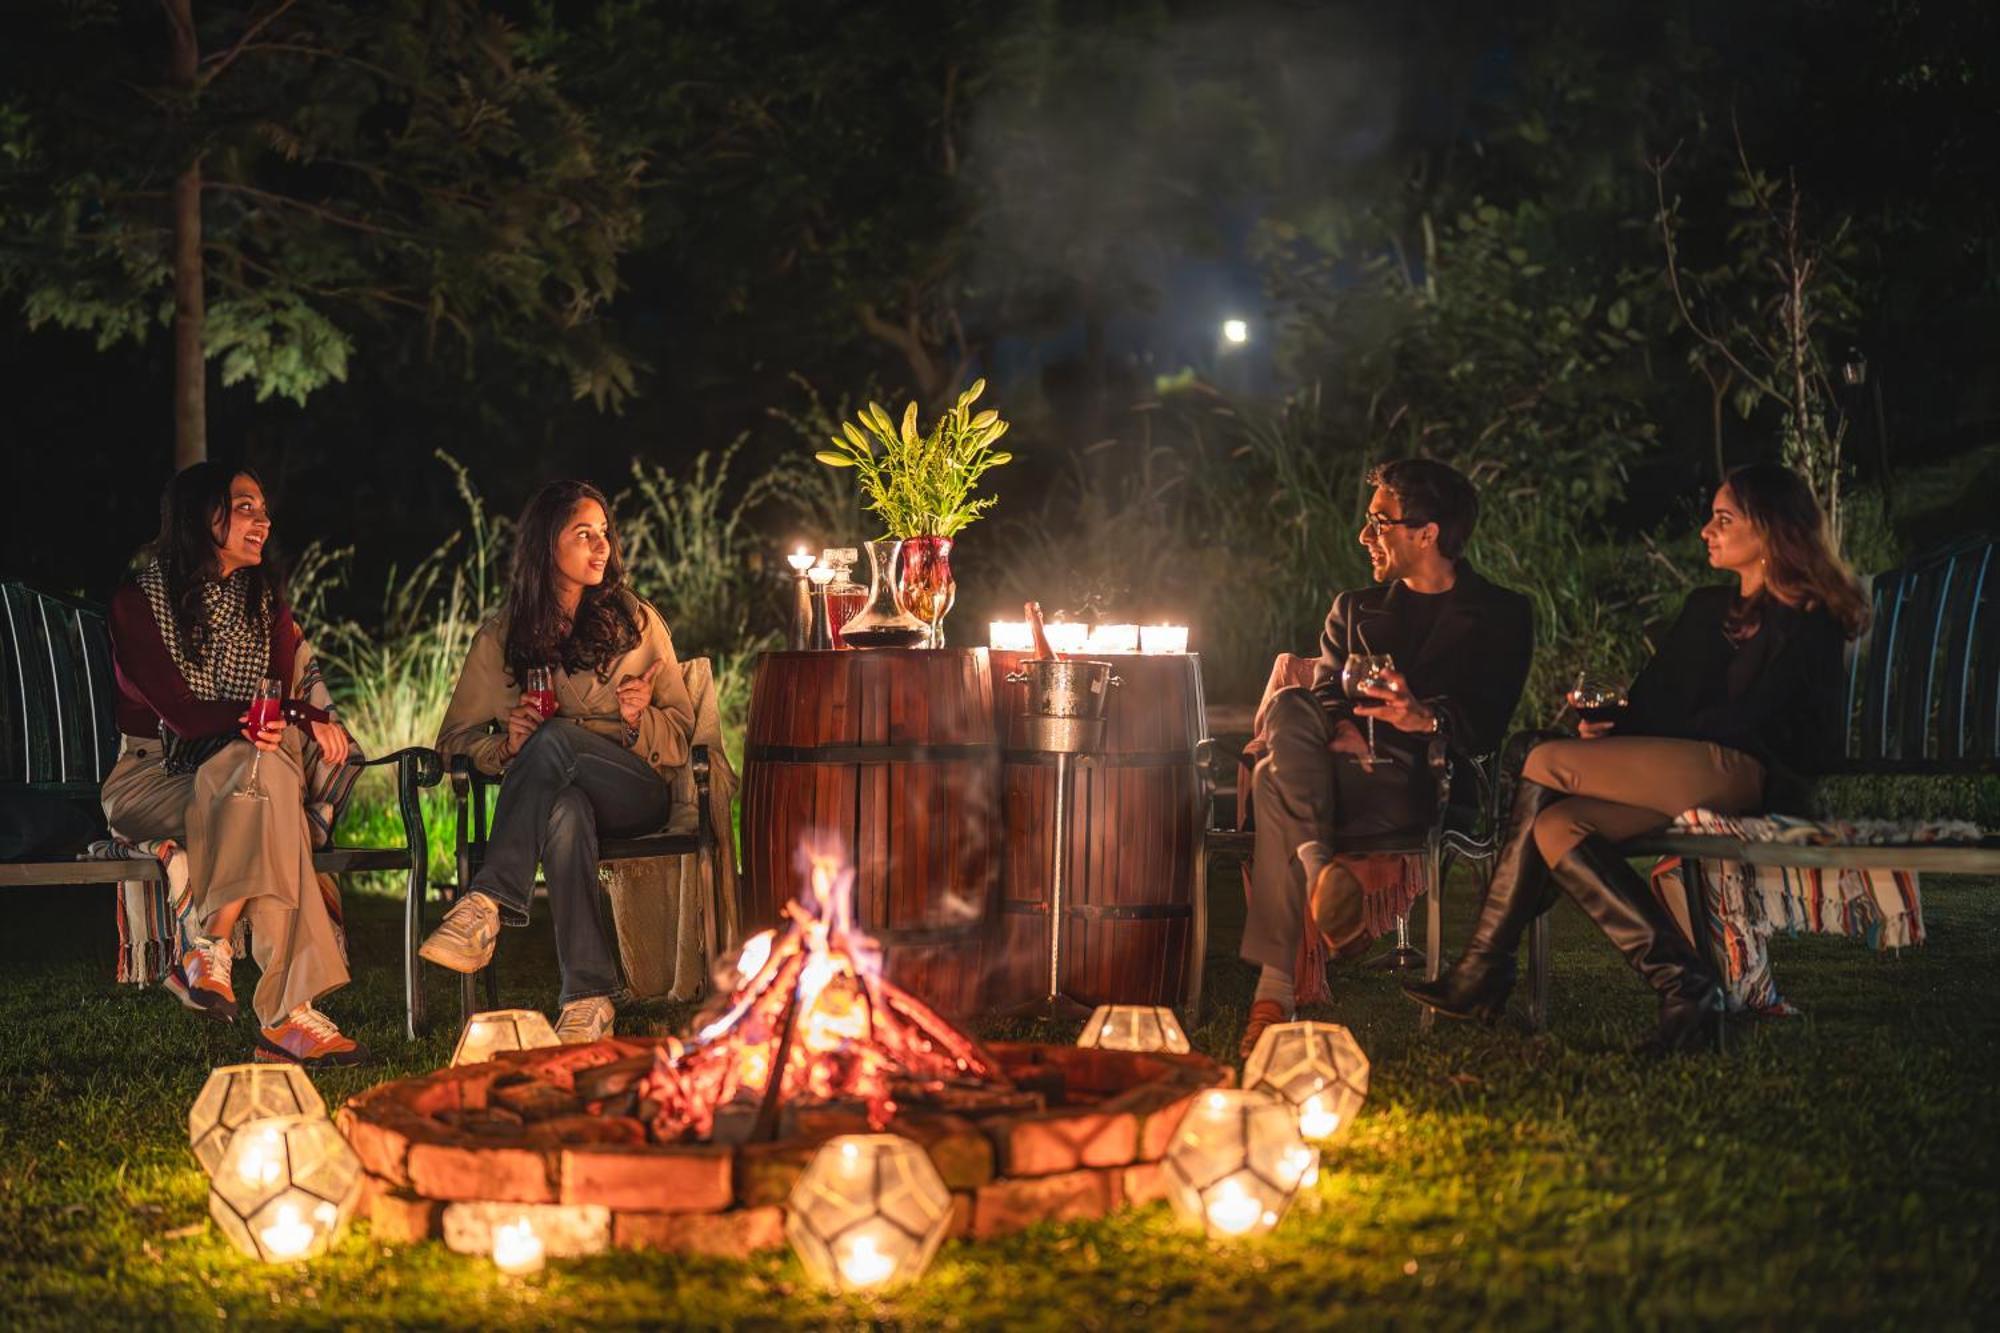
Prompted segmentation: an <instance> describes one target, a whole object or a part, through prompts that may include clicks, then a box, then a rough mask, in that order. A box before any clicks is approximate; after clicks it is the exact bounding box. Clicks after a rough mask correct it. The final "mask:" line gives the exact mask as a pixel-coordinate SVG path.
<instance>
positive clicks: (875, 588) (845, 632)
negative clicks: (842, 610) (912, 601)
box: [840, 537, 930, 648]
mask: <svg viewBox="0 0 2000 1333" xmlns="http://www.w3.org/2000/svg"><path fill="white" fill-rule="evenodd" d="M861 545H862V547H863V548H864V549H865V550H866V551H867V552H868V605H866V606H864V607H862V608H861V612H860V614H859V615H857V616H855V617H854V619H852V620H850V621H848V622H847V624H846V625H845V626H843V627H842V629H841V633H840V637H841V638H842V639H843V640H844V641H845V642H846V644H847V646H848V647H849V648H920V647H922V646H923V644H924V643H925V641H926V640H928V639H929V638H930V630H929V629H928V628H927V627H926V626H925V625H924V622H923V621H921V620H919V619H917V618H916V617H915V616H913V615H911V614H910V612H909V610H908V609H907V608H906V607H905V606H904V605H903V594H902V587H901V582H902V581H901V579H900V577H899V575H900V573H901V571H900V569H899V568H898V564H899V562H900V559H901V557H902V553H903V543H902V542H901V541H899V540H897V539H895V538H893V537H886V538H884V539H882V540H881V541H875V542H863V543H861Z"/></svg>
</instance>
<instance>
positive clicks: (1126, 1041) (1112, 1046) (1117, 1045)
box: [1076, 1004, 1191, 1055]
mask: <svg viewBox="0 0 2000 1333" xmlns="http://www.w3.org/2000/svg"><path fill="white" fill-rule="evenodd" d="M1076 1044H1077V1045H1079V1046H1095V1047H1098V1048H1100V1049H1102V1050H1107V1051H1171V1052H1173V1053H1174V1054H1176V1055H1186V1054H1187V1053H1188V1051H1189V1050H1190V1049H1191V1048H1190V1047H1189V1046H1188V1039H1187V1033H1186V1032H1184V1031H1182V1030H1181V1024H1180V1020H1179V1019H1177V1018H1175V1017H1174V1011H1173V1010H1171V1009H1168V1008H1166V1007H1165V1006H1164V1005H1151V1004H1100V1005H1099V1006H1097V1008H1096V1010H1095V1011H1093V1012H1092V1014H1091V1015H1090V1021H1089V1022H1088V1023H1085V1024H1084V1025H1083V1031H1082V1033H1080V1034H1079V1035H1078V1036H1077V1039H1076Z"/></svg>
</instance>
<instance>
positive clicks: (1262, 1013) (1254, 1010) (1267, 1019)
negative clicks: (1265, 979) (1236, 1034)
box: [1236, 1000, 1292, 1060]
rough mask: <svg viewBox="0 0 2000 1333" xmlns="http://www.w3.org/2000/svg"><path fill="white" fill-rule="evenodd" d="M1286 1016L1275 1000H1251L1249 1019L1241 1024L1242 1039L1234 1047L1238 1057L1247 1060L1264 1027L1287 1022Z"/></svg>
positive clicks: (1254, 1048) (1289, 1020)
mask: <svg viewBox="0 0 2000 1333" xmlns="http://www.w3.org/2000/svg"><path fill="white" fill-rule="evenodd" d="M1291 1021H1292V1020H1291V1019H1290V1017H1288V1016H1287V1015H1286V1013H1285V1011H1284V1008H1283V1006H1281V1005H1280V1004H1279V1003H1278V1002H1277V1001H1276V1000H1252V1001H1251V1002H1250V1021H1249V1022H1248V1023H1246V1024H1244V1025H1243V1040H1242V1042H1240V1043H1239V1044H1238V1045H1237V1047H1236V1055H1237V1058H1238V1059H1242V1060H1248V1059H1249V1058H1250V1052H1252V1051H1254V1050H1256V1049H1257V1038H1259V1037H1261V1036H1263V1035H1264V1029H1265V1028H1268V1027H1273V1026H1275V1025H1277V1024H1279V1023H1289V1022H1291Z"/></svg>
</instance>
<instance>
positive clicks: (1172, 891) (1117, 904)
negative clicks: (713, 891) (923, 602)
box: [989, 651, 1208, 1010]
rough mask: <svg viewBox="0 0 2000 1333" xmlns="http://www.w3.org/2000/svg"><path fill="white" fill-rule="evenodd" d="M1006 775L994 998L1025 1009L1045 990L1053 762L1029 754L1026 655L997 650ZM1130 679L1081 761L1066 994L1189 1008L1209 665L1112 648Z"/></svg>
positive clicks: (1000, 1004)
mask: <svg viewBox="0 0 2000 1333" xmlns="http://www.w3.org/2000/svg"><path fill="white" fill-rule="evenodd" d="M992 656H993V672H994V680H995V682H996V683H995V686H994V698H995V702H996V705H997V707H998V709H999V713H998V715H997V717H996V721H995V725H996V728H997V729H998V730H999V731H1000V734H1001V735H1002V736H1003V737H1006V739H1007V749H1006V753H1005V765H1004V769H1003V772H1002V778H1001V791H1002V801H1003V803H1004V804H1003V809H1002V814H1001V825H1002V831H1003V837H1004V841H1005V845H1006V852H1005V859H1004V864H1003V865H1002V868H1001V918H1000V921H1001V924H1000V931H999V941H1000V945H1001V948H1000V951H999V952H1000V956H999V958H997V959H996V960H995V965H994V969H993V985H992V988H991V991H990V992H989V994H990V998H991V1001H992V1003H993V1004H994V1006H995V1007H996V1008H998V1009H1002V1010H1009V1009H1020V1008H1026V1007H1028V1006H1031V1005H1033V1004H1034V1003H1035V1002H1036V1001H1038V1000H1042V999H1046V998H1047V996H1048V990H1049V943H1048V932H1049V905H1050V904H1049V898H1050V892H1049V891H1050V887H1051V880H1052V867H1053V860H1052V857H1053V854H1054V848H1053V846H1052V842H1053V835H1054V825H1055V787H1056V770H1055V763H1054V756H1052V755H1048V754H1042V753H1037V752H1034V751H1031V750H1028V749H1027V748H1026V745H1025V742H1026V732H1025V728H1024V727H1022V725H1021V723H1020V721H1019V719H1020V716H1021V714H1022V712H1023V710H1025V708H1026V706H1027V688H1026V686H1024V685H1016V684H1008V683H1007V682H1006V675H1007V673H1009V672H1010V671H1012V670H1013V669H1014V667H1015V666H1016V665H1017V664H1018V663H1019V662H1020V661H1021V659H1023V658H1024V657H1027V656H1028V654H1026V653H1018V652H1000V651H996V652H994V653H993V655H992ZM1103 660H1107V661H1109V662H1110V663H1111V664H1112V671H1113V674H1115V675H1116V676H1117V677H1118V678H1119V681H1120V684H1119V685H1118V686H1117V687H1116V688H1114V689H1112V690H1111V692H1110V695H1109V698H1108V702H1107V704H1106V707H1105V729H1104V743H1103V746H1102V748H1101V749H1100V750H1099V751H1098V753H1097V754H1096V755H1094V756H1092V757H1090V758H1089V759H1086V760H1083V761H1081V762H1075V763H1073V764H1072V770H1073V772H1074V774H1075V776H1074V789H1073V791H1072V794H1071V798H1070V806H1069V812H1068V813H1069V818H1068V821H1067V823H1068V826H1069V839H1068V840H1069V847H1068V849H1067V860H1066V862H1065V874H1064V894H1065V898H1066V902H1065V906H1064V911H1063V921H1062V923H1061V928H1062V930H1063V953H1064V959H1063V972H1062V978H1061V980H1062V990H1063V993H1064V994H1066V995H1068V996H1069V997H1070V998H1071V999H1072V1000H1076V1001H1078V1002H1079V1003H1082V1004H1086V1005H1098V1004H1161V1005H1171V1006H1181V1005H1185V1006H1187V1007H1188V1008H1190V1009H1192V1008H1193V1007H1194V1006H1195V1005H1196V1004H1198V1002H1199V998H1200V976H1201V971H1200V969H1201V951H1202V950H1203V949H1204V948H1205V947H1206V939H1205V936H1206V934H1207V928H1206V927H1207V916H1206V910H1205V909H1206V902H1205V899H1204V897H1203V894H1204V891H1205V886H1204V882H1203V881H1204V867H1203V843H1204V841H1205V838H1206V833H1205V830H1206V828H1207V824H1208V821H1207V810H1206V808H1205V806H1204V804H1203V802H1204V799H1205V792H1206V784H1205V782H1204V776H1205V768H1204V760H1205V755H1204V754H1203V748H1204V745H1205V738H1206V731H1207V727H1206V721H1205V713H1204V709H1203V703H1202V692H1201V661H1200V658H1198V657H1197V656H1195V655H1193V654H1161V655H1143V656H1142V655H1129V656H1128V655H1110V656H1107V657H1105V658H1104V659H1103Z"/></svg>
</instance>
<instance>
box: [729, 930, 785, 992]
mask: <svg viewBox="0 0 2000 1333" xmlns="http://www.w3.org/2000/svg"><path fill="white" fill-rule="evenodd" d="M777 934H778V933H777V932H776V931H774V930H765V931H759V932H758V933H757V934H755V935H752V936H751V937H750V938H749V939H747V940H745V941H744V942H743V951H742V952H741V953H739V954H737V955H736V975H737V976H738V977H740V978H742V979H743V980H744V981H748V980H750V979H751V978H752V977H754V976H756V975H757V974H758V973H759V972H762V971H763V970H764V964H765V963H767V962H769V961H770V960H771V941H772V940H773V939H775V938H777Z"/></svg>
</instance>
